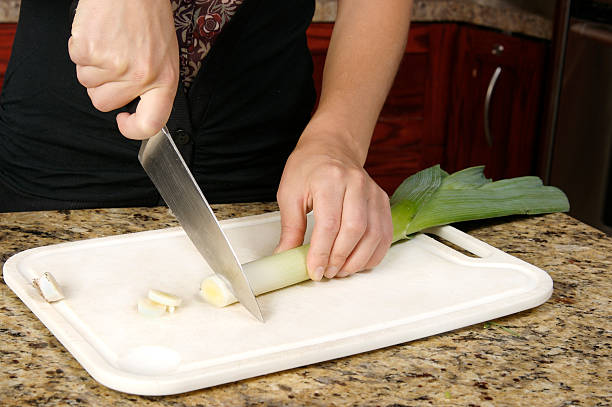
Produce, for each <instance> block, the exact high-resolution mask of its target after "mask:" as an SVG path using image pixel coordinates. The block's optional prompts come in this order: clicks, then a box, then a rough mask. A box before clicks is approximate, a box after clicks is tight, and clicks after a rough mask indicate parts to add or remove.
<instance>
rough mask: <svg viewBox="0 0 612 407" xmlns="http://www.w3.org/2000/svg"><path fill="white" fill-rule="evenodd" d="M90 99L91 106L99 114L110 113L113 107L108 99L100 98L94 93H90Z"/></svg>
mask: <svg viewBox="0 0 612 407" xmlns="http://www.w3.org/2000/svg"><path fill="white" fill-rule="evenodd" d="M90 99H91V103H92V104H93V106H94V107H95V108H96V109H98V110H99V111H101V112H110V111H111V110H113V106H112V104H111V102H110V100H109V99H107V98H104V97H101V96H99V95H97V94H96V93H94V92H90Z"/></svg>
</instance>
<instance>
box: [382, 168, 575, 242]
mask: <svg viewBox="0 0 612 407" xmlns="http://www.w3.org/2000/svg"><path fill="white" fill-rule="evenodd" d="M568 210H569V202H568V200H567V197H566V196H565V194H564V193H563V191H561V190H560V189H558V188H555V187H552V186H544V185H543V184H542V181H541V180H540V179H539V178H538V177H535V176H526V177H517V178H510V179H504V180H500V181H495V182H492V181H491V180H490V179H488V178H486V177H485V175H484V166H478V167H470V168H466V169H464V170H461V171H457V172H455V173H454V174H451V175H449V174H448V173H447V172H446V171H444V170H442V169H441V168H440V166H439V165H435V166H433V167H430V168H427V169H425V170H422V171H419V172H418V173H416V174H414V175H412V176H410V177H408V178H406V179H405V180H404V182H402V184H401V185H400V186H399V187H398V188H397V190H396V191H395V193H394V194H393V195H392V196H391V214H392V217H393V241H394V242H395V241H398V240H400V239H405V238H408V237H409V236H410V235H412V234H413V233H416V232H419V231H421V230H423V229H427V228H429V227H433V226H440V225H447V224H449V223H453V222H462V221H467V220H475V219H485V218H494V217H499V216H508V215H517V214H527V215H534V214H538V213H551V212H566V211H568Z"/></svg>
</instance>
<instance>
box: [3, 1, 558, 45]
mask: <svg viewBox="0 0 612 407" xmlns="http://www.w3.org/2000/svg"><path fill="white" fill-rule="evenodd" d="M20 3H21V2H20V0H1V1H0V22H15V21H17V19H18V18H19V4H20ZM316 4H317V7H316V10H315V15H314V18H313V21H319V22H326V21H334V20H335V18H336V8H337V0H316ZM412 20H413V21H417V22H434V21H454V22H463V23H470V24H476V25H481V26H484V27H490V28H495V29H498V30H503V31H508V32H515V33H521V34H525V35H529V36H533V37H537V38H544V39H550V38H551V37H552V22H551V20H550V19H549V18H545V17H542V16H540V15H537V14H534V13H531V12H528V11H525V10H522V9H520V8H517V7H514V6H512V5H510V4H508V2H506V1H504V0H415V1H414V8H413V12H412Z"/></svg>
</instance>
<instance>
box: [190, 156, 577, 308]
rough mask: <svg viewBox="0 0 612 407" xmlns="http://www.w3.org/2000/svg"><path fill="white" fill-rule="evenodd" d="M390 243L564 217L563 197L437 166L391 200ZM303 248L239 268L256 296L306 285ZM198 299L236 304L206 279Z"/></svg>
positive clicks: (538, 186) (521, 182) (474, 170)
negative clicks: (493, 221) (429, 232)
mask: <svg viewBox="0 0 612 407" xmlns="http://www.w3.org/2000/svg"><path fill="white" fill-rule="evenodd" d="M390 205H391V217H392V220H393V242H394V243H395V242H397V241H399V240H403V239H410V238H411V236H413V235H414V234H415V233H417V232H419V231H421V230H423V229H427V228H430V227H433V226H440V225H447V224H449V223H453V222H461V221H467V220H475V219H485V218H493V217H499V216H508V215H515V214H526V215H527V214H538V213H550V212H566V211H568V210H569V202H568V200H567V197H566V196H565V194H564V193H563V191H561V190H560V189H558V188H555V187H551V186H544V185H542V181H541V180H540V179H539V178H538V177H533V176H528V177H518V178H511V179H505V180H500V181H496V182H492V181H491V180H490V179H487V178H486V177H485V176H484V166H478V167H470V168H466V169H464V170H462V171H458V172H456V173H454V174H452V175H449V174H448V173H447V172H446V171H444V170H442V169H441V168H440V166H439V165H435V166H433V167H430V168H427V169H425V170H422V171H419V172H418V173H416V174H414V175H412V176H410V177H408V178H406V179H405V180H404V182H402V184H401V185H400V186H399V187H398V188H397V190H396V191H395V193H394V194H393V195H392V196H391V199H390ZM308 247H309V246H308V245H305V246H300V247H297V248H295V249H291V250H288V251H286V252H282V253H278V254H275V255H273V256H269V257H264V258H262V259H259V260H256V261H253V262H251V263H247V264H245V265H244V266H243V268H244V271H245V273H246V275H247V279H248V280H249V283H250V284H251V288H252V289H253V293H254V294H255V295H260V294H263V293H267V292H270V291H274V290H277V289H279V288H284V287H287V286H289V285H292V284H297V283H300V282H302V281H305V280H308V278H309V276H308V271H307V269H306V254H307V252H308ZM200 293H201V295H202V296H203V297H204V299H206V300H207V301H208V302H210V303H211V304H213V305H216V306H219V307H222V306H225V305H229V304H232V303H234V302H236V301H237V300H236V298H234V296H233V294H232V293H231V291H230V289H229V288H228V287H227V286H226V285H225V283H224V281H223V280H222V279H221V278H218V277H216V276H215V277H209V278H208V279H205V280H204V281H203V282H202V284H201V286H200Z"/></svg>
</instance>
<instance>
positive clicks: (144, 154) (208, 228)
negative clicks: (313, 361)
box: [69, 0, 264, 322]
mask: <svg viewBox="0 0 612 407" xmlns="http://www.w3.org/2000/svg"><path fill="white" fill-rule="evenodd" d="M78 5H79V0H72V2H71V4H70V8H69V12H70V21H71V23H72V21H74V17H75V15H76V9H77V7H78ZM139 101H140V98H136V99H134V100H133V101H132V102H130V103H128V105H127V106H126V107H125V110H126V111H127V112H129V113H135V112H136V107H137V106H138V102H139ZM138 160H139V161H140V164H141V165H142V167H143V168H144V169H145V171H146V173H147V175H148V176H149V178H150V179H151V181H153V184H154V185H155V187H156V188H157V191H158V192H159V193H160V195H161V196H162V198H163V199H164V201H165V202H166V205H168V207H169V208H170V209H171V210H172V212H173V213H174V216H176V218H177V219H178V221H179V223H180V224H181V226H182V227H183V230H185V233H186V234H187V237H189V239H190V240H191V242H192V243H193V244H194V246H195V247H196V249H198V251H199V252H200V254H201V255H202V257H204V260H206V262H207V263H208V265H209V266H210V268H211V269H212V270H213V271H214V272H215V273H216V274H219V275H220V276H221V277H222V278H223V279H224V280H225V282H226V284H227V285H228V286H229V287H230V290H231V291H232V293H233V294H234V297H236V298H237V299H238V301H239V302H240V303H241V304H242V305H243V306H244V307H245V308H246V309H247V310H248V311H249V312H250V313H251V314H252V315H253V316H254V317H255V318H257V319H258V320H259V321H261V322H264V319H263V316H262V314H261V310H260V308H259V304H258V303H257V300H256V299H255V295H253V290H252V289H251V286H250V284H249V280H248V279H247V277H246V275H245V274H244V270H242V266H241V265H240V262H239V261H238V258H237V257H236V253H235V252H234V249H232V246H231V245H230V243H229V240H228V239H227V236H225V233H223V230H222V229H221V225H219V221H218V220H217V217H216V216H215V214H214V212H213V211H212V208H211V207H210V205H209V204H208V201H207V200H206V198H205V197H204V194H203V193H202V190H201V189H200V187H199V186H198V184H197V182H196V180H195V178H193V175H192V174H191V171H189V167H187V164H186V163H185V160H183V157H182V156H181V154H180V153H179V151H178V148H176V144H174V140H172V136H171V135H170V131H169V130H168V128H167V127H166V126H164V127H163V128H162V129H161V130H160V131H159V132H158V133H157V134H156V135H155V136H153V137H151V138H149V139H148V140H143V141H142V143H141V145H140V151H139V152H138Z"/></svg>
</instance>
